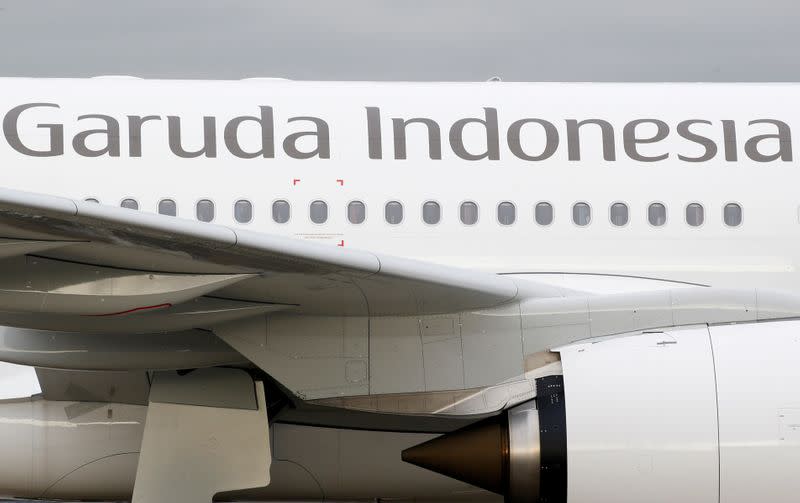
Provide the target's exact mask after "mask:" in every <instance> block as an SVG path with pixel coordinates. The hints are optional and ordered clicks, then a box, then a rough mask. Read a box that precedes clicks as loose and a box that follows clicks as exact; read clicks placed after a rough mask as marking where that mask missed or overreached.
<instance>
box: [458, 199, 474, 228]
mask: <svg viewBox="0 0 800 503" xmlns="http://www.w3.org/2000/svg"><path fill="white" fill-rule="evenodd" d="M458 216H459V218H461V223H462V224H464V225H475V223H476V222H477V221H478V205H477V204H475V203H473V202H472V201H466V202H463V203H461V207H460V208H459V211H458Z"/></svg>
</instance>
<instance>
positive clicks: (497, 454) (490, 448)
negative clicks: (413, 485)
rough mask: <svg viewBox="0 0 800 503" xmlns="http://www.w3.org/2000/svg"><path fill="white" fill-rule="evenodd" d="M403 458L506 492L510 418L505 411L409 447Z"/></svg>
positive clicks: (490, 488)
mask: <svg viewBox="0 0 800 503" xmlns="http://www.w3.org/2000/svg"><path fill="white" fill-rule="evenodd" d="M402 458H403V461H405V462H407V463H411V464H414V465H417V466H419V467H422V468H426V469H428V470H431V471H434V472H437V473H440V474H442V475H447V476H448V477H452V478H454V479H458V480H460V481H462V482H466V483H468V484H472V485H474V486H477V487H480V488H482V489H486V490H488V491H492V492H495V493H498V494H505V493H506V491H507V487H506V484H507V480H508V460H509V450H508V420H507V418H506V415H505V414H500V415H498V416H495V417H490V418H487V419H484V420H482V421H479V422H477V423H475V424H471V425H469V426H467V427H464V428H461V429H460V430H456V431H454V432H452V433H447V434H445V435H442V436H440V437H436V438H434V439H432V440H429V441H427V442H425V443H422V444H419V445H417V446H414V447H410V448H408V449H406V450H404V451H403V453H402Z"/></svg>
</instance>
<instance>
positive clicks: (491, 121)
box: [450, 108, 500, 161]
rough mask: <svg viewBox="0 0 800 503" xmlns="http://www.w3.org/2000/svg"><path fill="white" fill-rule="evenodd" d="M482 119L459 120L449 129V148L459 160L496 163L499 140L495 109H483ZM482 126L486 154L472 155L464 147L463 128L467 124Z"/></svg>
mask: <svg viewBox="0 0 800 503" xmlns="http://www.w3.org/2000/svg"><path fill="white" fill-rule="evenodd" d="M483 110H484V112H485V117H486V118H485V120H484V119H460V120H457V121H456V122H455V123H453V127H451V128H450V147H451V148H452V149H453V152H454V153H455V154H456V155H457V156H458V157H460V158H462V159H465V160H467V161H479V160H481V159H486V158H488V159H490V160H492V161H496V160H498V159H500V138H499V133H498V128H497V109H496V108H484V109H483ZM470 123H474V124H482V125H483V127H484V129H486V152H483V153H480V154H472V153H470V152H468V151H467V149H466V148H465V147H464V127H465V126H466V125H467V124H470Z"/></svg>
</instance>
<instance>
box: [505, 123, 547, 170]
mask: <svg viewBox="0 0 800 503" xmlns="http://www.w3.org/2000/svg"><path fill="white" fill-rule="evenodd" d="M526 124H539V125H540V126H542V127H543V128H544V133H545V145H544V149H542V153H541V154H539V155H530V154H528V153H527V152H525V151H524V150H523V149H522V140H521V136H522V126H524V125H526ZM558 141H559V139H558V130H557V129H556V127H555V126H554V125H553V124H552V123H550V122H547V121H546V120H542V119H522V120H518V121H516V122H515V123H513V124H511V126H509V128H508V148H509V149H510V150H511V153H512V154H514V155H515V156H517V157H518V158H520V159H522V160H525V161H543V160H545V159H547V158H549V157H550V156H552V155H553V154H554V153H555V152H556V150H557V149H558Z"/></svg>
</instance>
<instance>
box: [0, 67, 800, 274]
mask: <svg viewBox="0 0 800 503" xmlns="http://www.w3.org/2000/svg"><path fill="white" fill-rule="evenodd" d="M0 89H2V92H1V93H0V114H4V118H5V124H4V125H5V126H6V128H5V129H6V130H5V137H2V136H0V163H2V165H3V166H5V167H6V171H5V173H6V176H5V177H4V179H3V180H2V185H3V186H6V187H10V188H14V189H22V190H27V191H32V192H39V193H48V194H57V195H64V196H69V197H73V198H94V199H97V200H99V201H100V202H101V203H102V204H109V205H119V204H120V203H121V201H122V200H124V199H133V200H135V201H136V202H137V203H138V206H139V208H140V209H141V210H144V211H151V212H154V211H157V208H158V206H159V201H161V200H162V199H171V200H174V201H175V203H176V207H177V214H178V216H179V217H182V218H197V217H196V204H197V203H198V201H200V200H204V199H207V200H209V201H212V202H213V203H214V217H213V222H215V223H220V224H224V225H230V226H243V227H248V228H250V229H253V230H257V231H259V232H264V233H270V234H282V235H288V236H296V237H298V238H302V239H313V240H315V241H321V242H326V243H330V244H331V245H343V246H346V247H353V248H363V249H369V250H371V251H375V252H383V253H388V254H392V255H399V256H406V257H415V258H423V259H426V260H429V261H434V262H440V263H447V264H450V265H457V266H462V267H469V268H479V269H483V270H488V271H492V272H502V273H540V272H564V273H598V274H615V275H631V276H643V277H653V278H663V279H672V280H680V281H689V282H697V283H703V284H713V285H715V286H737V287H741V286H745V285H746V286H753V287H770V288H780V289H787V290H798V286H797V285H798V282H797V281H796V279H795V278H796V275H797V262H798V259H800V246H798V244H799V243H798V240H797V239H796V237H795V235H796V233H798V232H800V219H799V216H800V215H799V214H798V208H800V198H798V197H797V195H796V192H797V189H796V187H797V186H798V185H800V173H799V172H798V171H797V167H796V165H795V162H794V160H793V157H792V155H793V152H792V151H791V148H792V144H791V141H792V137H791V133H792V132H790V131H789V130H790V128H792V127H793V126H795V124H796V123H797V121H798V120H800V116H798V114H797V112H796V111H795V109H794V108H792V107H791V106H789V104H790V103H793V102H794V101H795V100H796V98H797V96H798V95H800V87H798V86H796V85H788V84H787V85H767V84H763V85H761V84H758V85H756V84H745V85H722V84H720V85H717V84H517V83H479V84H453V83H450V84H447V83H440V84H411V83H401V84H388V83H387V84H376V83H313V82H287V81H265V80H259V79H255V80H249V81H239V82H203V81H197V82H185V81H184V82H178V81H173V82H166V81H142V80H137V79H125V78H99V79H91V80H29V79H8V80H0ZM25 104H40V105H38V106H34V107H30V108H27V109H25V110H23V111H19V112H18V113H17V114H16V117H14V115H15V114H13V113H8V112H10V111H13V110H14V109H15V107H20V106H22V105H25ZM44 104H48V105H47V106H45V105H44ZM56 106H57V107H58V108H56ZM376 108H377V109H378V110H375V109H376ZM266 110H271V115H272V120H265V118H267V119H268V117H266V115H265V114H266ZM495 113H496V116H497V124H496V134H495V132H493V131H495V125H494V124H493V123H492V122H493V114H495ZM89 115H91V116H94V117H85V116H89ZM100 115H101V116H105V117H107V119H104V118H99V117H96V116H100ZM170 116H171V117H173V118H172V119H169V118H168V117H170ZM80 117H83V118H80ZM204 117H206V119H204ZM236 117H243V118H244V119H241V120H239V121H238V122H237V121H235V120H234V119H235V118H236ZM109 119H110V121H109ZM256 119H258V121H257V120H256ZM394 119H400V120H401V121H402V120H405V121H407V120H409V119H424V120H422V121H417V122H411V123H408V124H406V125H405V127H403V125H402V124H400V125H398V124H395V123H397V122H401V121H398V120H394ZM463 119H480V120H482V121H484V123H483V124H482V123H478V122H476V121H475V120H473V121H463ZM531 119H536V121H532V120H531ZM393 120H394V121H393ZM425 120H427V122H425ZM585 120H596V121H606V122H607V124H608V128H607V130H606V131H605V133H602V126H601V125H599V124H597V123H587V124H584V125H580V126H578V127H576V126H575V124H573V125H570V124H569V121H578V122H580V121H585ZM643 120H644V121H645V122H641V121H643ZM764 120H766V121H770V122H767V123H755V124H752V125H751V124H750V122H752V121H764ZM204 121H205V127H206V130H205V132H204ZM431 121H433V122H435V124H433V122H431ZM459 121H462V123H461V124H460V126H459V124H458V122H459ZM518 121H524V122H522V123H520V122H518ZM636 121H640V122H638V123H637V122H636ZM658 121H661V122H662V123H663V124H661V125H659V123H658ZM685 121H691V122H690V123H685ZM701 121H707V123H706V122H701ZM110 122H111V123H112V124H111V125H109V124H110ZM778 122H780V124H782V125H783V126H785V129H781V126H780V125H778ZM515 123H516V125H515ZM681 123H684V125H683V126H681ZM377 124H380V132H379V133H378V128H377ZM117 126H118V128H119V132H118V133H117V131H115V129H116V127H117ZM398 126H399V129H398ZM437 127H438V135H439V137H438V138H437V137H436V135H435V134H434V133H435V129H436V128H437ZM659 127H662V128H663V127H666V129H665V130H659ZM612 128H613V132H612V131H611V129H612ZM61 131H63V139H62V138H60V135H61ZM139 131H141V134H139ZM402 131H405V134H406V138H405V153H403V147H402V143H403V142H402V141H401V140H402ZM687 131H688V132H687ZM302 132H312V133H314V134H306V135H297V134H296V133H302ZM82 133H83V134H82ZM603 134H605V135H606V136H605V139H604V138H603ZM759 135H771V136H769V137H764V138H761V139H758V138H757V137H758V136H759ZM662 136H663V139H660V138H661V137H662ZM779 136H780V138H779ZM15 138H16V140H15ZM649 138H656V141H652V142H647V140H648V139H649ZM429 140H432V141H429ZM171 141H172V142H173V144H172V145H171ZM495 142H496V145H495ZM604 142H605V143H604ZM115 143H117V144H116V145H115ZM487 143H488V144H487ZM24 149H28V150H29V151H25V150H24ZM62 150H63V153H62V152H61V151H62ZM192 151H198V152H200V151H202V152H200V153H198V154H190V153H187V152H192ZM481 154H486V157H485V158H482V159H479V160H470V159H472V158H473V157H478V156H480V155H481ZM188 155H197V156H196V157H192V158H188V157H187V156H188ZM182 156H183V157H182ZM577 156H579V157H580V160H577V159H576V157H577ZM299 157H308V158H299ZM402 157H405V159H402ZM438 157H441V159H439V158H438ZM734 158H735V159H736V160H733V159H734ZM534 159H538V160H534ZM611 159H613V160H611ZM240 200H246V201H248V202H250V204H251V205H252V220H251V221H250V222H248V223H239V222H237V220H236V219H235V215H234V206H235V204H236V202H237V201H240ZM316 200H319V201H323V202H325V203H326V204H327V209H328V218H327V220H326V221H325V222H324V223H314V222H313V221H312V220H311V218H310V204H311V203H312V202H313V201H316ZM275 201H286V202H287V203H288V204H289V206H290V207H291V213H290V218H289V220H288V222H286V223H278V222H275V221H274V219H273V217H272V214H271V213H272V206H273V203H274V202H275ZM351 201H360V202H363V204H364V205H365V208H366V212H365V213H366V218H365V220H364V222H363V223H361V224H354V223H350V222H349V221H348V212H347V207H348V203H350V202H351ZM391 201H397V202H399V203H401V204H402V206H403V216H402V221H401V222H400V223H398V224H391V223H387V221H386V217H385V212H386V204H387V202H391ZM426 201H433V202H436V203H438V205H439V208H440V211H441V219H440V221H439V223H437V224H427V223H425V222H424V221H423V218H422V216H423V215H422V213H423V209H422V208H423V204H424V203H425V202H426ZM464 202H474V203H475V204H476V205H477V210H478V218H477V222H476V223H475V224H474V225H467V224H465V223H463V222H462V221H461V218H460V209H461V204H462V203H464ZM502 202H510V203H512V204H513V205H514V208H515V214H516V215H515V216H516V218H515V221H514V223H512V224H510V225H503V224H501V223H499V222H498V205H499V204H500V203H502ZM540 202H547V203H549V204H551V205H552V208H553V216H554V218H553V221H552V223H551V224H550V225H540V224H537V223H536V221H535V218H534V211H535V210H534V209H535V207H536V205H537V204H538V203H540ZM580 202H583V203H586V204H588V205H589V207H590V208H591V221H590V223H589V224H588V225H585V226H579V225H576V224H575V223H574V222H573V205H575V204H576V203H580ZM654 202H655V203H660V204H663V205H664V207H665V209H666V223H665V224H664V225H661V226H654V225H651V224H650V223H649V222H648V207H649V205H651V204H652V203H654ZM614 203H624V204H625V205H627V207H628V212H629V219H628V222H627V223H626V224H625V225H622V226H616V225H614V224H613V223H612V222H611V219H610V216H609V213H610V208H611V206H612V204H614ZM691 203H698V204H701V205H702V207H703V212H704V221H703V223H702V225H699V226H696V227H694V226H690V225H688V224H687V221H686V207H687V205H689V204H691ZM728 203H735V204H738V205H739V206H740V207H741V208H742V222H741V225H738V226H735V227H730V226H727V225H726V224H725V223H724V218H723V210H724V207H725V205H726V204H728ZM732 273H735V274H732Z"/></svg>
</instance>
